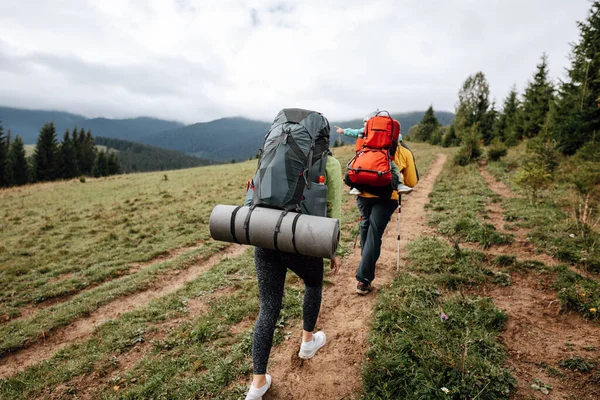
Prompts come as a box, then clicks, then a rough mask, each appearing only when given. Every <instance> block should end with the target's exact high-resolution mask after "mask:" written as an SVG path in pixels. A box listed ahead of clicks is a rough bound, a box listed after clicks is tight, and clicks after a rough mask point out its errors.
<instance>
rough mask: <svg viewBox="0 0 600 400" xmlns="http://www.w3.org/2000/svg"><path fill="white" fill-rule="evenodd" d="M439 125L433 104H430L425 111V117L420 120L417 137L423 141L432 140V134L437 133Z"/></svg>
mask: <svg viewBox="0 0 600 400" xmlns="http://www.w3.org/2000/svg"><path fill="white" fill-rule="evenodd" d="M439 127H440V122H439V121H438V119H437V117H436V116H435V113H434V111H433V106H432V105H430V106H429V108H428V109H427V111H425V115H423V119H421V122H419V130H418V132H416V133H417V137H415V139H416V140H420V141H423V142H431V139H432V136H433V135H434V134H435V133H436V131H437V130H438V129H439Z"/></svg>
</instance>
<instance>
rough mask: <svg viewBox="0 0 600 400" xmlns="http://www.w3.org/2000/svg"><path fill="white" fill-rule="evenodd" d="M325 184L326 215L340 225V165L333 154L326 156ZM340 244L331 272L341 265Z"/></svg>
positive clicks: (336, 270) (331, 265)
mask: <svg viewBox="0 0 600 400" xmlns="http://www.w3.org/2000/svg"><path fill="white" fill-rule="evenodd" d="M325 184H326V185H327V216H328V217H329V218H336V219H337V220H338V221H339V222H340V228H341V225H342V166H341V165H340V162H339V161H338V160H337V159H335V158H334V157H333V156H328V157H327V165H326V166H325ZM342 253H343V250H342V246H338V247H337V251H336V254H335V257H334V258H333V259H332V260H331V263H330V268H331V272H330V273H331V274H332V275H335V274H337V273H338V271H339V269H340V267H341V266H342V258H341V256H342Z"/></svg>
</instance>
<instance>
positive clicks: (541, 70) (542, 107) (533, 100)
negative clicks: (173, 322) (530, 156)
mask: <svg viewBox="0 0 600 400" xmlns="http://www.w3.org/2000/svg"><path fill="white" fill-rule="evenodd" d="M553 100H554V87H553V86H552V84H551V83H550V82H549V81H548V57H547V56H546V54H545V53H544V54H543V55H542V61H541V62H540V63H539V64H538V65H537V71H536V72H535V74H534V76H533V81H532V82H530V83H529V84H528V85H527V88H526V89H525V94H524V95H523V112H522V114H521V119H520V120H521V121H520V129H521V131H522V132H523V135H524V136H525V137H529V138H531V137H535V136H537V135H538V134H539V133H540V131H541V130H542V127H543V126H544V123H545V122H546V116H547V115H548V111H549V110H550V103H551V102H552V101H553Z"/></svg>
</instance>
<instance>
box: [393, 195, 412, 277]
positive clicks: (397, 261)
mask: <svg viewBox="0 0 600 400" xmlns="http://www.w3.org/2000/svg"><path fill="white" fill-rule="evenodd" d="M412 190H413V189H412V188H411V187H408V186H406V185H403V184H400V185H398V257H397V259H396V272H398V271H399V270H400V214H401V213H402V194H408V193H410V192H412Z"/></svg>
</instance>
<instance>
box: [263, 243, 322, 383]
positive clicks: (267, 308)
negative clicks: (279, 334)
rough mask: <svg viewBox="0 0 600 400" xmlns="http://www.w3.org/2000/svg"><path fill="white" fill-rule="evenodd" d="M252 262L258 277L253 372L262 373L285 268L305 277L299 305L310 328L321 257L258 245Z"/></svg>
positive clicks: (315, 314)
mask: <svg viewBox="0 0 600 400" xmlns="http://www.w3.org/2000/svg"><path fill="white" fill-rule="evenodd" d="M254 262H255V264H256V277H257V279H258V294H259V297H260V312H259V314H258V319H257V321H256V326H255V327H254V337H253V340H252V361H253V364H254V374H256V375H262V374H265V373H266V372H267V362H268V361H269V354H270V353H271V346H272V345H273V334H274V332H275V324H276V323H277V319H278V318H279V312H280V311H281V305H282V303H283V290H284V285H285V275H286V273H287V270H288V268H289V269H291V270H292V271H294V272H295V273H296V275H298V276H299V277H300V278H302V280H303V281H304V285H305V289H306V290H305V293H304V303H303V307H302V314H303V320H304V321H303V329H304V330H305V331H308V332H312V331H313V330H314V329H315V325H316V323H317V318H318V316H319V310H320V308H321V293H322V291H323V259H322V258H315V257H309V256H303V255H299V254H291V253H283V252H280V251H276V250H268V249H263V248H260V247H257V248H256V250H255V251H254Z"/></svg>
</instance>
